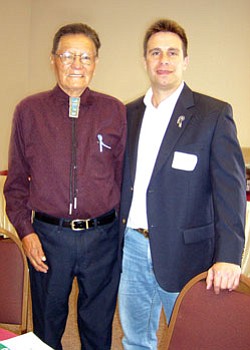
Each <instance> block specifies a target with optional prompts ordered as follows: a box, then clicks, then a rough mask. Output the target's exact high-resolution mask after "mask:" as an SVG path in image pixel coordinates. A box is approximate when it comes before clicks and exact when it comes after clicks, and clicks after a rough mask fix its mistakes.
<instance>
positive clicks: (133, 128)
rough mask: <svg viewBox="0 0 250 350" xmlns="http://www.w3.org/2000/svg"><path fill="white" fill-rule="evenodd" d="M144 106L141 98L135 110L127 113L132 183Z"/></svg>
mask: <svg viewBox="0 0 250 350" xmlns="http://www.w3.org/2000/svg"><path fill="white" fill-rule="evenodd" d="M145 108H146V106H145V105H144V103H143V97H142V98H141V99H140V100H139V101H138V103H137V104H136V106H135V108H134V109H133V110H132V111H131V112H130V113H129V118H128V135H129V140H128V157H129V163H130V169H131V179H132V183H134V180H135V172H136V162H137V151H138V143H139V137H140V131H141V124H142V120H143V116H144V112H145Z"/></svg>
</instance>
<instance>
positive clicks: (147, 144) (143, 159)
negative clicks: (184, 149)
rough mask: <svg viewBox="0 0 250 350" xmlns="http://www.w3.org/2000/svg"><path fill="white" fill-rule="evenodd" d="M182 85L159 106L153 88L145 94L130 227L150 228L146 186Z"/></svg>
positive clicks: (129, 221)
mask: <svg viewBox="0 0 250 350" xmlns="http://www.w3.org/2000/svg"><path fill="white" fill-rule="evenodd" d="M183 87H184V83H183V82H182V84H181V85H180V86H179V87H178V89H177V90H176V91H175V92H174V93H173V94H172V95H170V96H169V97H167V98H166V99H165V100H163V101H162V102H161V103H160V104H159V106H158V107H157V108H155V107H154V106H153V104H152V96H153V92H152V89H151V88H150V89H149V90H148V91H147V93H146V95H145V97H144V103H145V105H146V109H145V113H144V116H143V121H142V126H141V131H140V138H139V144H138V154H137V165H136V175H135V183H134V191H133V199H132V204H131V207H130V212H129V217H128V222H127V226H128V227H130V228H134V229H137V228H144V229H148V220H147V189H148V185H149V182H150V179H151V176H152V173H153V169H154V166H155V162H156V159H157V156H158V153H159V149H160V147H161V144H162V140H163V137H164V135H165V133H166V131H167V128H168V124H169V121H170V119H171V116H172V114H173V110H174V108H175V105H176V102H177V100H178V98H179V96H180V94H181V91H182V89H183Z"/></svg>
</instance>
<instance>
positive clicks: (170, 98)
mask: <svg viewBox="0 0 250 350" xmlns="http://www.w3.org/2000/svg"><path fill="white" fill-rule="evenodd" d="M183 87H184V81H183V82H182V83H181V84H180V86H179V87H178V88H177V89H176V90H175V91H174V92H173V93H172V94H171V95H170V96H168V97H166V98H165V99H164V100H163V101H162V102H161V103H160V104H159V107H161V108H162V107H163V108H164V107H165V106H166V105H167V104H168V103H169V102H171V101H175V102H176V101H177V100H178V98H179V96H180V94H181V92H182V89H183ZM152 97H153V90H152V88H151V87H150V88H149V89H148V91H147V92H146V94H145V96H144V99H143V102H144V103H145V105H146V106H147V107H150V108H155V107H154V105H153V104H152ZM159 107H158V108H159Z"/></svg>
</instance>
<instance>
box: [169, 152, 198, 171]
mask: <svg viewBox="0 0 250 350" xmlns="http://www.w3.org/2000/svg"><path fill="white" fill-rule="evenodd" d="M197 162H198V157H197V156H196V155H195V154H190V153H184V152H178V151H176V152H174V159H173V163H172V168H174V169H179V170H185V171H193V170H194V169H195V167H196V164H197Z"/></svg>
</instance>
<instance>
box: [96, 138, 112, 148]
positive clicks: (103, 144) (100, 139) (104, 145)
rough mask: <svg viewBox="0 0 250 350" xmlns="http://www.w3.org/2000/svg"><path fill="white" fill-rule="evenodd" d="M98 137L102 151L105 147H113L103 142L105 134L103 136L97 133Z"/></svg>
mask: <svg viewBox="0 0 250 350" xmlns="http://www.w3.org/2000/svg"><path fill="white" fill-rule="evenodd" d="M97 139H98V143H99V150H100V152H103V147H105V148H108V149H111V147H110V146H108V145H106V144H105V143H104V142H103V136H102V135H101V134H98V135H97Z"/></svg>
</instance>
